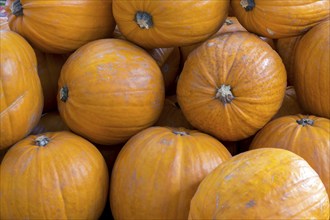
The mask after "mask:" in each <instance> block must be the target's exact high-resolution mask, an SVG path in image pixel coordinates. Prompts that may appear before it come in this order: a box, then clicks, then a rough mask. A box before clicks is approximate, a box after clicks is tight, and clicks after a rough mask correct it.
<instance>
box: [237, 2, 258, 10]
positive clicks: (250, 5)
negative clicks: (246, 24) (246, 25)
mask: <svg viewBox="0 0 330 220" xmlns="http://www.w3.org/2000/svg"><path fill="white" fill-rule="evenodd" d="M240 4H241V6H242V7H243V8H244V9H245V11H252V10H253V8H254V7H255V6H256V3H255V2H254V0H241V2H240Z"/></svg>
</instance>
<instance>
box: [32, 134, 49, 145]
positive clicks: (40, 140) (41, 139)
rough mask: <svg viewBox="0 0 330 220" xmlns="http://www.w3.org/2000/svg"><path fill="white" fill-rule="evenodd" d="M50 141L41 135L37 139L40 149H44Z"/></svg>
mask: <svg viewBox="0 0 330 220" xmlns="http://www.w3.org/2000/svg"><path fill="white" fill-rule="evenodd" d="M49 141H50V139H49V138H48V137H46V136H45V135H41V136H39V137H37V138H36V139H35V143H36V145H37V146H39V147H44V146H46V145H47V144H48V143H49Z"/></svg>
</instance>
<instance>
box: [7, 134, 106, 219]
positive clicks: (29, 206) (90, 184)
mask: <svg viewBox="0 0 330 220" xmlns="http://www.w3.org/2000/svg"><path fill="white" fill-rule="evenodd" d="M0 175H1V182H0V191H1V197H0V210H1V212H0V218H1V219H98V217H99V216H100V215H101V213H102V211H103V208H104V206H105V203H106V199H107V195H108V184H109V176H108V170H107V166H106V163H105V161H104V159H103V157H102V155H101V153H100V152H99V151H98V150H97V149H96V147H95V146H94V145H93V144H91V143H90V142H88V141H86V140H85V139H83V138H81V137H79V136H77V135H75V134H73V133H70V132H53V133H44V134H43V135H39V136H34V135H31V136H29V137H27V138H25V139H23V140H22V141H20V142H18V143H17V144H15V145H14V146H13V147H12V148H10V150H9V151H8V152H7V153H6V155H5V157H4V159H3V161H2V163H1V174H0Z"/></svg>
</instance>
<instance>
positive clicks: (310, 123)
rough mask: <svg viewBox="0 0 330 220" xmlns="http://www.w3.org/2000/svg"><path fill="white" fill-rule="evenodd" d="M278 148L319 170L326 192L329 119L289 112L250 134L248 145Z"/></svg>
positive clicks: (328, 183)
mask: <svg viewBox="0 0 330 220" xmlns="http://www.w3.org/2000/svg"><path fill="white" fill-rule="evenodd" d="M264 147H271V148H282V149H286V150H289V151H292V152H294V153H296V154H298V155H299V156H301V157H302V158H304V159H305V160H306V161H307V162H308V163H309V165H311V167H312V168H313V169H314V170H315V171H316V172H317V173H318V174H319V176H320V178H321V180H322V181H323V183H324V185H325V187H326V189H327V192H328V194H329V195H330V120H329V119H326V118H321V117H316V116H313V115H300V114H299V115H291V116H285V117H281V118H278V119H276V120H274V121H271V122H270V123H268V124H267V125H266V126H265V127H263V128H262V129H261V130H260V131H259V132H258V133H257V135H256V136H255V137H254V139H253V141H252V143H251V147H250V148H251V149H256V148H264Z"/></svg>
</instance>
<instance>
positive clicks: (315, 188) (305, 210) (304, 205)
mask: <svg viewBox="0 0 330 220" xmlns="http://www.w3.org/2000/svg"><path fill="white" fill-rule="evenodd" d="M189 219H226V220H227V219H271V220H274V219H283V220H284V219H285V220H288V219H329V198H328V195H327V192H326V190H325V187H324V185H323V183H322V181H321V180H320V178H319V176H318V175H317V173H316V172H315V171H314V170H313V169H312V168H311V167H310V166H309V164H308V163H307V162H306V161H305V160H304V159H302V158H301V157H299V156H298V155H296V154H294V153H292V152H290V151H286V150H282V149H274V148H267V149H258V150H251V151H247V152H244V153H241V154H238V155H236V156H234V157H232V158H231V159H229V160H227V161H225V162H223V163H222V164H220V165H219V166H218V167H217V168H216V169H215V170H214V171H213V172H211V173H210V174H209V175H208V176H207V177H206V178H205V179H204V180H203V181H202V182H201V184H200V185H199V187H198V190H197V192H196V194H195V195H194V197H193V199H192V200H191V206H190V213H189Z"/></svg>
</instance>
